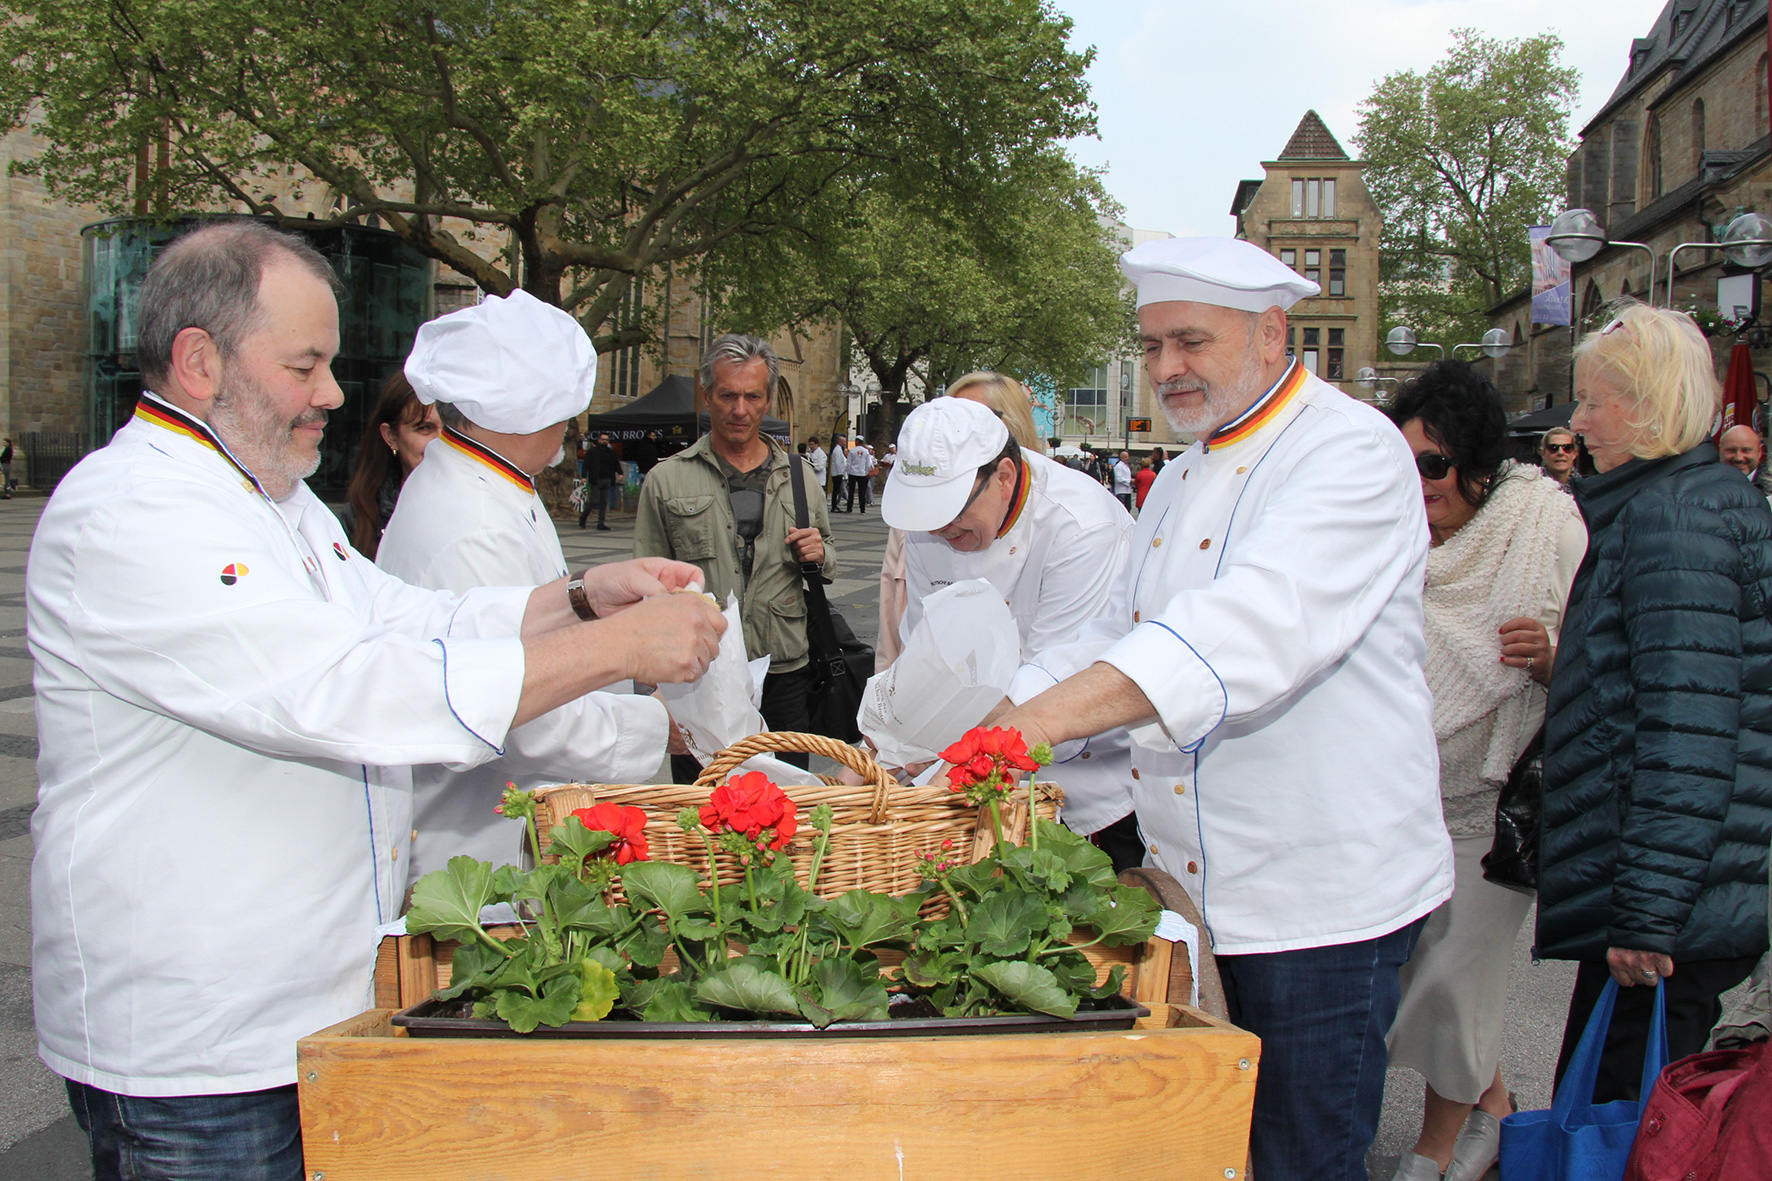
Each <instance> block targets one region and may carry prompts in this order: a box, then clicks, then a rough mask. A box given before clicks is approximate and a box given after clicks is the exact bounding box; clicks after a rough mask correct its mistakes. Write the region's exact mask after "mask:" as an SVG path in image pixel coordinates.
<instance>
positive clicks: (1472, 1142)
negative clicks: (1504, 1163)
mask: <svg viewBox="0 0 1772 1181" xmlns="http://www.w3.org/2000/svg"><path fill="white" fill-rule="evenodd" d="M1500 1159H1501V1121H1500V1120H1498V1119H1496V1118H1495V1117H1494V1116H1492V1115H1490V1114H1489V1113H1488V1112H1486V1111H1483V1110H1481V1109H1478V1110H1476V1111H1473V1112H1471V1114H1470V1118H1469V1119H1467V1120H1465V1121H1464V1131H1462V1132H1460V1133H1458V1140H1457V1142H1456V1143H1454V1144H1453V1145H1452V1163H1451V1164H1449V1165H1447V1166H1446V1181H1481V1179H1482V1176H1483V1174H1484V1173H1487V1172H1488V1171H1489V1168H1490V1166H1492V1165H1493V1164H1495V1162H1496V1161H1498V1160H1500Z"/></svg>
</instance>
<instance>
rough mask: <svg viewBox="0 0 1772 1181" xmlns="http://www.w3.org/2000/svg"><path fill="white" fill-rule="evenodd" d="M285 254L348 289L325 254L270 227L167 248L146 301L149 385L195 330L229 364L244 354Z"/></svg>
mask: <svg viewBox="0 0 1772 1181" xmlns="http://www.w3.org/2000/svg"><path fill="white" fill-rule="evenodd" d="M278 254H283V255H287V256H288V257H289V258H290V259H292V260H293V261H294V262H295V263H296V264H297V265H299V266H300V267H302V268H303V269H304V270H306V271H307V272H308V273H309V274H311V275H313V276H314V277H315V278H316V279H319V280H320V281H321V282H323V283H325V284H326V285H327V287H328V288H329V289H330V290H331V291H332V293H333V295H334V296H337V295H338V294H339V293H340V292H341V291H342V287H341V285H340V284H339V281H338V276H337V275H336V274H334V273H333V270H332V265H331V264H330V263H328V262H327V261H326V259H325V258H324V257H323V256H322V255H321V254H320V252H319V251H317V250H315V249H314V248H313V247H312V246H310V245H308V244H307V243H306V242H304V241H302V240H301V239H300V238H298V237H296V236H294V235H293V234H284V233H280V232H278V231H277V230H273V229H271V228H270V227H269V226H267V225H265V224H264V223H263V222H258V221H228V222H221V223H218V224H211V225H206V226H203V227H202V228H200V229H196V230H192V231H191V232H190V233H188V234H185V235H183V236H182V237H180V238H179V239H178V240H177V241H176V242H174V243H173V244H172V245H171V246H169V247H167V248H166V249H165V250H164V251H162V252H161V254H160V257H159V258H157V259H155V260H154V265H153V266H152V267H150V268H149V269H148V277H147V278H146V279H145V280H143V282H142V287H141V295H140V297H139V299H138V307H139V309H140V310H139V311H138V313H137V324H138V328H137V332H136V346H135V359H136V367H137V368H138V369H139V370H140V371H141V375H142V382H143V384H144V385H146V386H147V387H148V388H150V389H152V388H154V387H155V386H157V385H159V384H160V383H161V382H162V381H163V380H164V379H165V378H166V375H167V373H168V372H169V371H170V370H171V369H172V344H173V341H174V340H176V339H177V338H178V334H179V333H181V332H183V331H184V330H185V329H187V328H200V329H202V330H203V331H204V332H206V333H208V334H209V337H210V339H212V340H214V341H215V345H216V348H217V349H219V350H220V351H221V355H222V359H223V360H224V361H225V360H229V359H231V358H233V357H234V356H235V355H237V354H238V353H239V351H240V344H241V342H242V341H244V340H245V339H246V337H247V336H248V335H250V334H251V333H252V332H253V331H255V330H256V329H257V328H258V327H259V325H260V323H261V321H262V315H263V309H261V308H260V307H259V306H258V286H259V282H260V281H261V280H262V279H263V278H264V272H265V266H266V264H267V263H268V262H269V261H270V260H271V259H272V258H273V257H274V256H276V255H278Z"/></svg>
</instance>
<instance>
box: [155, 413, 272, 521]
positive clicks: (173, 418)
mask: <svg viewBox="0 0 1772 1181" xmlns="http://www.w3.org/2000/svg"><path fill="white" fill-rule="evenodd" d="M135 417H136V418H139V419H141V420H142V421H143V422H146V423H151V424H153V425H154V426H157V427H161V428H162V429H164V430H169V431H171V432H172V433H173V434H175V435H183V436H184V437H185V438H187V439H191V440H194V441H195V442H198V443H201V444H202V445H203V446H205V447H207V448H209V449H210V450H211V451H214V452H215V453H216V454H217V455H219V456H221V457H222V458H223V459H225V460H227V461H228V463H230V464H231V465H233V468H234V470H235V471H237V472H239V473H240V474H241V475H242V476H244V477H246V481H247V483H249V484H251V485H252V486H253V487H254V488H256V489H258V494H259V495H260V496H263V497H265V499H267V500H269V499H270V495H269V494H268V493H266V492H265V489H264V485H262V484H260V483H259V482H258V477H257V476H255V475H253V474H252V473H251V472H250V471H248V470H247V468H246V465H245V464H243V463H241V462H240V461H239V460H238V459H235V458H234V453H233V452H232V451H229V450H228V445H227V444H226V443H223V442H222V441H221V439H220V438H219V437H218V436H217V435H216V433H215V432H214V431H212V430H210V429H209V424H208V423H206V422H204V421H203V420H202V419H200V418H197V417H195V416H193V415H190V414H186V413H185V412H184V411H183V410H180V409H179V408H178V407H176V406H174V405H172V404H171V403H169V402H167V401H165V400H164V399H162V398H161V397H160V395H158V394H156V393H154V392H152V391H151V390H143V391H142V395H141V397H140V398H138V399H136V403H135Z"/></svg>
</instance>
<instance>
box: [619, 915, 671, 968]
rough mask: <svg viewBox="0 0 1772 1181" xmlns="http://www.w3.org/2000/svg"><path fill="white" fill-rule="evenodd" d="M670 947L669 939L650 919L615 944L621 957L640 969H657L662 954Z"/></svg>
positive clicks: (662, 957)
mask: <svg viewBox="0 0 1772 1181" xmlns="http://www.w3.org/2000/svg"><path fill="white" fill-rule="evenodd" d="M670 946H671V937H670V936H669V935H668V934H666V933H665V931H664V929H663V928H662V927H660V926H659V925H658V924H657V923H655V922H653V921H651V920H650V919H648V920H646V921H644V922H642V923H641V924H640V925H639V926H638V927H635V928H634V929H633V930H632V931H629V932H628V933H627V934H626V935H624V936H622V938H621V939H620V940H619V941H618V942H617V944H616V947H617V948H618V949H619V950H620V951H621V953H622V954H623V955H625V956H627V957H628V959H629V960H630V961H632V962H633V964H634V965H635V966H636V967H642V968H656V967H658V965H659V964H660V963H662V962H663V961H664V953H665V952H666V950H668V949H669V948H670Z"/></svg>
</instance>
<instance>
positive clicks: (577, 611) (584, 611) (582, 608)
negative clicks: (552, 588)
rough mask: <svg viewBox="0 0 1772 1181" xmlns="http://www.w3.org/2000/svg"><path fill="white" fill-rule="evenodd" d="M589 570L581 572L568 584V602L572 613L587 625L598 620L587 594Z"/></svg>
mask: <svg viewBox="0 0 1772 1181" xmlns="http://www.w3.org/2000/svg"><path fill="white" fill-rule="evenodd" d="M589 573H590V571H589V570H580V571H579V572H578V573H577V574H574V575H573V576H572V580H571V581H570V582H568V583H567V584H566V601H567V602H568V603H570V604H571V605H572V613H573V614H574V615H576V616H578V617H579V618H580V619H582V620H584V621H585V622H586V623H589V622H591V620H593V619H595V618H597V613H596V611H594V610H592V609H591V600H590V598H589V597H588V596H586V594H585V575H587V574H589Z"/></svg>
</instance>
